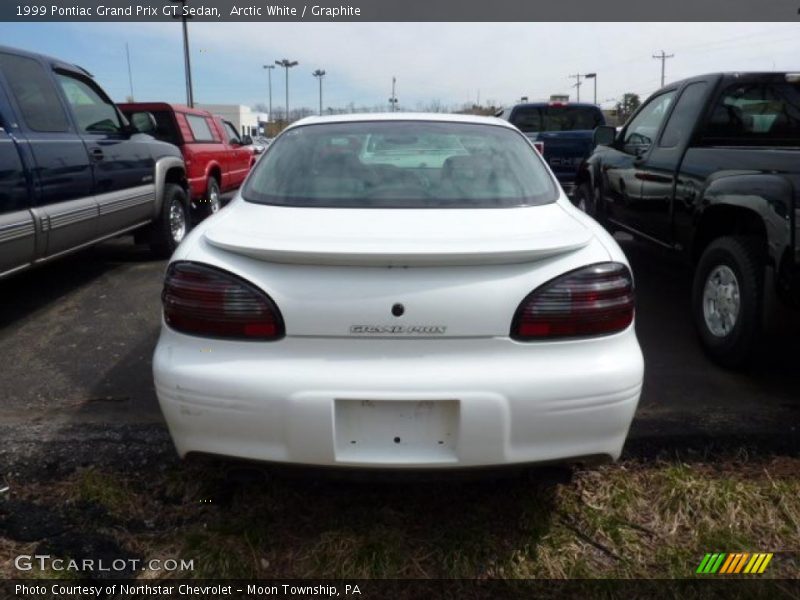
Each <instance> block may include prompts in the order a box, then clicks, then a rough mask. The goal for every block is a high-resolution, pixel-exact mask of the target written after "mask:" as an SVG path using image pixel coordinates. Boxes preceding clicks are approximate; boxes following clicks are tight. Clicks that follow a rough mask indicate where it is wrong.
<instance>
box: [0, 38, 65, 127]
mask: <svg viewBox="0 0 800 600" xmlns="http://www.w3.org/2000/svg"><path fill="white" fill-rule="evenodd" d="M0 71H2V72H3V75H5V78H6V81H8V86H9V88H11V93H12V94H13V95H14V99H15V100H16V101H17V106H19V111H20V114H21V116H22V119H23V121H25V125H27V126H28V128H29V129H31V130H32V131H39V132H48V133H64V132H67V131H69V122H68V121H67V115H66V114H65V112H64V107H63V106H62V104H61V102H60V101H59V99H58V92H57V91H56V87H55V86H54V85H53V83H52V82H51V81H50V78H49V77H48V76H47V72H46V71H45V69H44V67H43V66H42V65H41V64H39V63H38V62H37V61H35V60H33V59H32V58H27V57H25V56H16V55H13V54H6V53H4V52H0Z"/></svg>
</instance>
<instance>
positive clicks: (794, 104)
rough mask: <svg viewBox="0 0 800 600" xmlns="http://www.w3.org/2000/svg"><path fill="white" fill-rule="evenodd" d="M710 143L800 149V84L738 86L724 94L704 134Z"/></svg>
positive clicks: (712, 113)
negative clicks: (796, 147) (794, 147)
mask: <svg viewBox="0 0 800 600" xmlns="http://www.w3.org/2000/svg"><path fill="white" fill-rule="evenodd" d="M703 137H704V141H705V142H706V143H709V144H720V145H743V146H761V145H763V146H800V84H790V83H782V84H770V83H752V84H737V85H733V86H731V87H729V88H727V89H726V90H725V91H723V93H722V95H721V96H720V98H719V99H718V100H717V102H716V104H715V106H714V109H713V110H712V112H711V115H710V116H709V119H708V122H707V124H706V128H705V132H704V136H703Z"/></svg>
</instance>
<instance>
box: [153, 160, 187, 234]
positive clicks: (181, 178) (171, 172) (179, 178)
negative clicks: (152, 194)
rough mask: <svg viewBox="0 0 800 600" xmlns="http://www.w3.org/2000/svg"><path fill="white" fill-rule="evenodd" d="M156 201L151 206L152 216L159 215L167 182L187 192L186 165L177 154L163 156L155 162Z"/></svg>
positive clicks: (155, 217) (156, 216)
mask: <svg viewBox="0 0 800 600" xmlns="http://www.w3.org/2000/svg"><path fill="white" fill-rule="evenodd" d="M155 183H156V201H155V205H154V207H153V218H154V219H157V218H158V217H159V216H160V215H161V206H162V204H163V203H164V192H165V190H166V187H167V184H168V183H175V184H177V185H180V186H181V187H182V188H183V189H184V190H185V191H186V192H187V195H188V193H189V182H188V181H187V179H186V165H185V164H184V162H183V159H182V158H178V157H177V156H164V157H162V158H159V159H158V160H157V161H156V164H155Z"/></svg>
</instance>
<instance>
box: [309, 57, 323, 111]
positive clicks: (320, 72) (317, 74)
mask: <svg viewBox="0 0 800 600" xmlns="http://www.w3.org/2000/svg"><path fill="white" fill-rule="evenodd" d="M312 75H313V76H314V77H316V78H317V79H319V115H320V116H322V78H323V77H325V71H323V70H322V69H317V70H316V71H314V72H313V73H312Z"/></svg>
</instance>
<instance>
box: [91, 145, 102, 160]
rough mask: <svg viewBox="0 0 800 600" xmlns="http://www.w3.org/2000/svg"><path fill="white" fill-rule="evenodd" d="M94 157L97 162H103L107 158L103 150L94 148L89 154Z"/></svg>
mask: <svg viewBox="0 0 800 600" xmlns="http://www.w3.org/2000/svg"><path fill="white" fill-rule="evenodd" d="M89 153H90V154H91V155H92V158H93V159H95V160H96V161H101V160H103V158H105V156H104V155H103V150H102V149H101V148H92V149H91V151H90V152H89Z"/></svg>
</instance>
